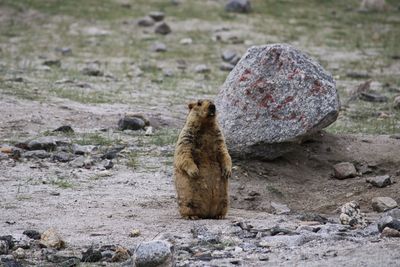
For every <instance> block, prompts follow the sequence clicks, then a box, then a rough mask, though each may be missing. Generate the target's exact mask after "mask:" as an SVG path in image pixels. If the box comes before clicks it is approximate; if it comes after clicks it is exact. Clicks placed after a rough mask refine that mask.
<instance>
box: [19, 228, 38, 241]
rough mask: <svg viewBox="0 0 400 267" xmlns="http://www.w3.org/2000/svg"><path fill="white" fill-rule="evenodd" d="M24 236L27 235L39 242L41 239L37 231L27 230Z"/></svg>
mask: <svg viewBox="0 0 400 267" xmlns="http://www.w3.org/2000/svg"><path fill="white" fill-rule="evenodd" d="M23 234H24V235H26V236H27V237H29V238H32V239H35V240H39V239H40V233H39V232H38V231H36V230H25V231H24V232H23Z"/></svg>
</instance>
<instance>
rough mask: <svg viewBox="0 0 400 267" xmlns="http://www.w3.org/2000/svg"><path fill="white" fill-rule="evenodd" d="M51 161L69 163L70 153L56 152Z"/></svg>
mask: <svg viewBox="0 0 400 267" xmlns="http://www.w3.org/2000/svg"><path fill="white" fill-rule="evenodd" d="M52 159H53V160H54V161H59V162H69V161H71V160H72V159H73V157H72V155H71V154H70V153H67V152H63V151H60V152H57V153H55V154H54V155H53V156H52Z"/></svg>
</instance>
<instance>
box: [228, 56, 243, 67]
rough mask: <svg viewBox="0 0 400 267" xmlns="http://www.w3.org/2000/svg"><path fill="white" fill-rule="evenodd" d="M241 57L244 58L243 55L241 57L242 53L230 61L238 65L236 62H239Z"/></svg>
mask: <svg viewBox="0 0 400 267" xmlns="http://www.w3.org/2000/svg"><path fill="white" fill-rule="evenodd" d="M241 58H242V57H241V56H240V55H236V56H235V57H234V58H232V59H231V60H230V61H229V63H231V64H232V65H234V66H236V64H237V63H238V62H239V60H240V59H241Z"/></svg>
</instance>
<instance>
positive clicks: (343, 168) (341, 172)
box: [333, 162, 357, 180]
mask: <svg viewBox="0 0 400 267" xmlns="http://www.w3.org/2000/svg"><path fill="white" fill-rule="evenodd" d="M333 170H334V176H335V178H337V179H340V180H342V179H346V178H352V177H355V176H356V175H357V170H356V168H355V167H354V165H353V164H352V163H350V162H341V163H338V164H335V165H333Z"/></svg>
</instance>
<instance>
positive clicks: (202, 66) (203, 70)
mask: <svg viewBox="0 0 400 267" xmlns="http://www.w3.org/2000/svg"><path fill="white" fill-rule="evenodd" d="M210 71H211V70H210V68H209V67H208V66H207V65H205V64H200V65H197V66H196V67H195V68H194V72H196V73H209V72H210Z"/></svg>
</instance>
